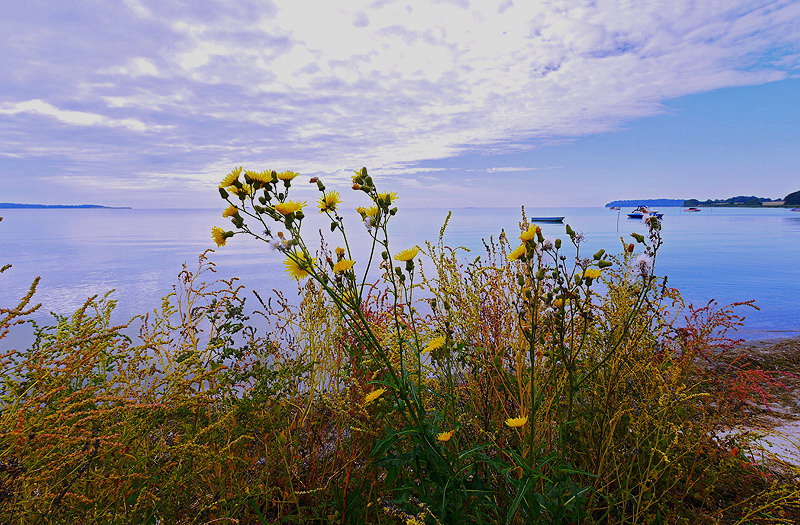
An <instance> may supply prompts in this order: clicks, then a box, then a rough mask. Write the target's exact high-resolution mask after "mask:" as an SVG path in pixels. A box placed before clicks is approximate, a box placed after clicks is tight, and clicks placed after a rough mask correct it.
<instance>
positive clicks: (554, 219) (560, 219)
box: [529, 217, 564, 222]
mask: <svg viewBox="0 0 800 525" xmlns="http://www.w3.org/2000/svg"><path fill="white" fill-rule="evenodd" d="M529 220H530V221H531V222H564V217H531V218H530V219H529Z"/></svg>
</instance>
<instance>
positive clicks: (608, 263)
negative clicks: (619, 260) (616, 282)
mask: <svg viewBox="0 0 800 525" xmlns="http://www.w3.org/2000/svg"><path fill="white" fill-rule="evenodd" d="M613 264H614V263H612V262H611V261H600V262H598V263H597V267H598V268H608V267H609V266H612V265H613Z"/></svg>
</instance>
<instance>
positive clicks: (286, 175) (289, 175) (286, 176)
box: [278, 171, 300, 180]
mask: <svg viewBox="0 0 800 525" xmlns="http://www.w3.org/2000/svg"><path fill="white" fill-rule="evenodd" d="M298 175H300V174H299V173H295V172H294V171H283V172H281V173H278V180H292V179H293V178H295V177H297V176H298Z"/></svg>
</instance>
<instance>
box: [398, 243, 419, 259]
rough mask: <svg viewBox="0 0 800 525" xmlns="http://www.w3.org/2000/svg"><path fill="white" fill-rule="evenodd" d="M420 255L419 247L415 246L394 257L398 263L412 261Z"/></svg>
mask: <svg viewBox="0 0 800 525" xmlns="http://www.w3.org/2000/svg"><path fill="white" fill-rule="evenodd" d="M418 253H419V246H414V247H413V248H408V249H406V250H403V251H402V252H400V253H398V254H397V255H395V256H394V258H395V260H396V261H410V260H412V259H413V258H414V257H416V256H417V254H418Z"/></svg>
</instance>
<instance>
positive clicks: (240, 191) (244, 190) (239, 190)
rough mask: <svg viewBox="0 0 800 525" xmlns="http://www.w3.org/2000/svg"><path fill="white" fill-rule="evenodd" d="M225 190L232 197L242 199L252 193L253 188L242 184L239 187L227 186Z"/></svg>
mask: <svg viewBox="0 0 800 525" xmlns="http://www.w3.org/2000/svg"><path fill="white" fill-rule="evenodd" d="M225 190H227V191H228V193H233V194H234V195H236V196H237V197H239V198H242V199H244V198H245V197H247V196H248V195H250V194H251V193H253V187H252V186H250V185H249V184H242V185H240V186H228V187H227V188H225Z"/></svg>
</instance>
